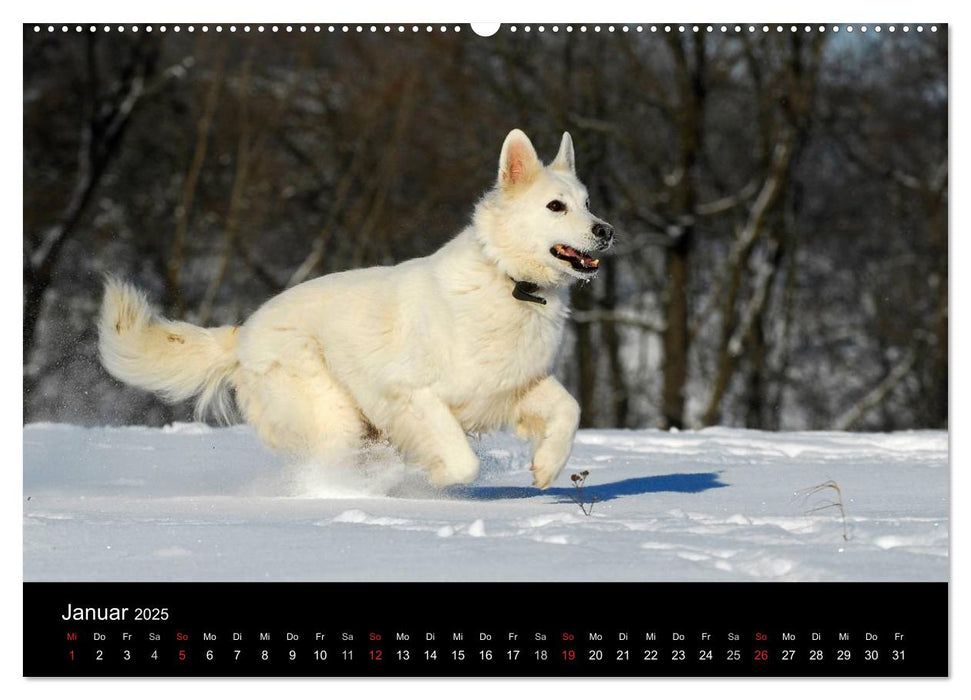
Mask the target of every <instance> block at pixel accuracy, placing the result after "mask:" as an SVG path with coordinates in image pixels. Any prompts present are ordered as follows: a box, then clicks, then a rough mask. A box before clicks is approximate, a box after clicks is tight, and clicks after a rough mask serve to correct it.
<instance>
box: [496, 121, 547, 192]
mask: <svg viewBox="0 0 971 700" xmlns="http://www.w3.org/2000/svg"><path fill="white" fill-rule="evenodd" d="M542 167H543V164H542V163H540V162H539V156H537V155H536V149H535V148H533V144H532V142H530V140H529V137H528V136H526V134H524V133H523V132H522V131H520V130H519V129H513V130H512V131H510V132H509V135H508V136H506V140H505V141H503V143H502V153H500V154H499V186H500V187H512V186H514V185H520V184H522V183H524V182H529V181H530V180H532V179H533V178H534V177H536V175H537V174H538V173H539V171H540V169H541V168H542Z"/></svg>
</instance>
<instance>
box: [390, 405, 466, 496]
mask: <svg viewBox="0 0 971 700" xmlns="http://www.w3.org/2000/svg"><path fill="white" fill-rule="evenodd" d="M389 408H390V411H389V413H390V421H389V422H390V425H391V427H390V430H389V431H388V432H389V437H390V438H391V442H392V444H393V445H394V446H395V447H397V448H398V449H399V450H400V451H401V453H402V456H403V457H404V458H405V459H406V460H408V461H411V462H415V463H417V464H419V465H421V466H422V467H424V469H425V471H426V472H427V475H428V480H429V481H430V482H431V483H432V484H433V485H434V486H437V487H439V488H443V487H445V486H451V485H453V484H467V483H469V482H471V481H473V480H474V479H475V477H476V476H478V474H479V458H478V457H476V455H475V452H473V451H472V448H471V446H469V441H468V439H467V438H466V435H465V431H464V430H462V426H461V425H459V423H458V421H457V420H456V419H455V416H454V415H452V411H451V410H450V409H449V407H448V406H447V405H446V404H445V403H444V402H443V401H442V400H441V399H439V398H438V397H437V396H435V395H434V394H433V393H432V392H431V391H429V390H427V389H421V390H418V391H415V392H413V393H411V394H409V395H408V396H407V397H404V398H401V399H399V400H396V401H392V402H389Z"/></svg>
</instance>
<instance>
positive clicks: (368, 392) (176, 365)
mask: <svg viewBox="0 0 971 700" xmlns="http://www.w3.org/2000/svg"><path fill="white" fill-rule="evenodd" d="M612 239H613V229H612V228H611V227H610V226H609V225H608V224H607V223H606V222H604V221H602V220H601V219H599V218H597V217H596V216H594V215H593V214H591V213H590V211H589V209H588V199H587V191H586V189H585V188H584V186H583V185H582V184H581V183H580V181H579V180H578V179H577V177H576V172H575V167H574V155H573V141H572V140H571V139H570V135H569V134H566V133H565V134H563V140H562V142H561V144H560V150H559V153H558V154H557V156H556V158H555V160H553V162H552V163H551V164H550V165H548V166H544V165H543V163H541V162H540V160H539V159H538V158H537V156H536V151H535V149H534V148H533V145H532V143H530V141H529V138H527V136H526V134H524V133H523V132H522V131H519V130H518V129H517V130H514V131H512V132H510V133H509V135H508V136H507V137H506V140H505V142H504V143H503V145H502V152H501V155H500V157H499V177H498V181H497V183H496V185H495V187H494V188H493V189H492V190H491V191H489V192H488V193H487V194H486V195H485V196H484V197H483V198H482V200H481V201H480V202H479V203H478V204H477V205H476V207H475V214H474V216H473V218H472V223H471V225H469V226H468V227H466V228H465V230H463V231H462V232H461V233H459V234H458V236H456V237H455V238H453V239H452V240H451V241H449V242H448V243H447V244H446V245H445V246H444V247H442V248H441V249H439V250H438V251H437V252H435V253H434V254H432V255H430V256H428V257H425V258H418V259H415V260H408V261H406V262H403V263H401V264H399V265H395V266H394V267H372V268H366V269H361V270H350V271H347V272H339V273H335V274H331V275H326V276H324V277H320V278H318V279H315V280H311V281H309V282H305V283H304V284H301V285H299V286H296V287H293V288H292V289H288V290H287V291H285V292H283V293H281V294H280V295H278V296H276V297H274V298H273V299H271V300H270V301H268V302H267V303H266V304H264V305H263V306H262V307H261V308H260V309H259V310H257V311H256V313H254V314H253V315H252V316H251V317H250V318H249V320H248V321H246V323H244V324H243V325H242V326H239V327H234V326H224V327H221V328H200V327H198V326H193V325H191V324H188V323H183V322H179V321H169V320H166V319H163V318H161V317H159V316H158V315H156V314H155V313H154V312H153V311H152V310H151V308H150V306H149V304H148V301H147V300H146V298H145V296H144V295H143V294H142V293H141V292H139V291H138V290H136V289H135V288H133V287H131V286H129V285H127V284H123V283H120V282H116V281H111V280H109V281H108V283H107V286H106V289H105V297H104V303H103V306H102V309H101V318H100V321H99V329H98V330H99V336H100V341H99V348H100V352H101V361H102V363H103V364H104V366H105V368H106V369H107V370H108V372H109V373H111V375H112V376H114V377H116V378H117V379H120V380H121V381H123V382H126V383H128V384H131V385H133V386H137V387H140V388H143V389H147V390H150V391H156V392H159V393H160V394H161V395H162V396H163V397H164V398H166V399H168V400H171V401H181V400H184V399H188V398H191V397H193V396H197V397H198V399H197V404H196V407H197V412H198V413H202V412H203V411H205V410H206V409H207V408H214V409H215V410H216V411H217V412H219V413H221V414H223V415H226V414H227V409H228V407H229V406H230V405H231V402H230V399H229V393H230V392H229V390H230V389H233V390H235V398H236V405H237V406H238V408H239V409H240V411H241V412H242V415H243V417H245V419H246V420H247V421H248V422H249V423H250V424H251V425H253V427H254V428H255V429H256V431H257V433H258V434H259V435H260V437H261V438H262V439H263V440H264V441H265V442H266V443H268V444H269V445H270V446H272V447H275V448H279V449H283V450H286V451H288V452H290V453H294V454H299V455H303V456H311V457H315V458H320V459H323V460H334V459H338V458H340V457H341V456H344V455H346V454H348V453H350V452H354V451H356V450H357V449H359V446H360V444H361V441H362V440H363V439H365V438H369V437H370V438H374V437H378V436H380V437H382V438H384V439H387V440H389V441H390V442H391V444H392V445H394V447H395V448H396V449H397V450H398V451H399V452H400V453H401V454H402V456H403V457H404V459H405V460H407V461H410V462H414V463H417V464H419V465H421V466H422V467H423V468H424V469H425V470H426V472H427V478H428V480H429V481H430V482H431V483H432V484H434V485H436V486H439V487H444V486H448V485H450V484H460V483H468V482H470V481H472V480H473V479H475V478H476V475H477V474H478V470H479V460H478V458H477V457H476V455H475V453H474V452H473V451H472V448H471V447H470V446H469V442H468V439H467V437H466V434H467V433H469V432H484V431H490V430H496V429H499V428H503V427H511V428H515V430H516V432H517V434H518V435H519V436H521V437H523V438H526V439H529V440H530V441H531V442H532V446H533V457H532V467H531V469H532V471H533V474H534V480H533V484H534V485H535V486H537V487H539V488H547V487H548V486H549V485H550V484H551V483H552V482H553V480H554V479H556V477H557V475H558V474H559V473H560V471H561V470H562V469H563V466H564V465H565V464H566V461H567V459H568V458H569V456H570V452H571V450H572V449H573V438H574V435H575V433H576V429H577V425H578V423H579V417H580V409H579V406H578V404H577V402H576V401H575V400H574V399H573V397H572V396H570V394H569V393H568V392H567V391H566V390H565V389H564V388H563V386H562V385H561V384H560V383H559V382H557V381H556V379H554V378H553V377H551V376H550V371H551V369H552V366H553V361H554V358H555V356H556V353H557V350H558V348H559V346H560V341H561V338H562V335H563V326H564V322H565V321H566V318H567V316H568V314H569V308H568V303H567V298H568V287H569V285H570V284H571V283H572V282H575V281H576V280H585V279H590V278H591V277H592V276H593V275H595V274H596V272H597V268H598V265H599V261H598V260H595V259H594V258H593V257H591V255H590V254H591V253H592V252H593V251H597V250H606V249H607V248H609V247H610V245H611V242H612Z"/></svg>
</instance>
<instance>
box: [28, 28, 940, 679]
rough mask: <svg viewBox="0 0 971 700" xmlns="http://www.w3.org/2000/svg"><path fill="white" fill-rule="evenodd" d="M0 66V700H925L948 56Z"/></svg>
mask: <svg viewBox="0 0 971 700" xmlns="http://www.w3.org/2000/svg"><path fill="white" fill-rule="evenodd" d="M641 14H643V13H641ZM647 14H649V13H647ZM23 47H24V48H23V51H24V53H23V62H24V64H23V69H24V72H23V75H24V82H23V86H24V87H23V90H24V94H23V110H24V112H23V126H24V131H23V134H24V135H23V163H24V165H23V182H24V187H23V200H24V203H23V207H24V209H23V212H24V234H23V250H24V256H23V259H24V262H23V291H24V296H23V327H24V333H23V343H24V346H23V350H24V359H23V362H24V365H23V389H24V391H23V408H24V427H23V579H24V584H23V585H24V606H25V620H24V668H23V673H24V675H25V676H32V677H44V676H151V677H158V676H307V677H335V676H337V677H340V676H496V677H506V676H545V677H573V676H578V677H579V676H630V677H690V676H720V677H729V676H748V677H769V676H801V677H809V676H821V677H829V676H947V675H948V672H949V669H948V572H949V547H950V537H949V533H950V518H949V512H950V507H951V504H950V490H949V447H948V438H949V434H948V427H949V422H948V421H949V414H948V376H949V375H948V318H949V315H948V304H949V300H948V251H949V247H948V240H949V231H948V184H949V179H948V174H949V166H948V134H949V132H948V96H949V83H948V26H947V24H943V23H938V24H935V23H919V22H918V23H904V24H899V23H898V24H894V23H881V22H873V23H860V24H840V23H836V24H834V23H816V24H811V25H808V24H790V23H786V24H756V23H705V22H699V23H686V24H664V23H650V22H641V23H637V22H631V23H612V24H611V23H602V24H596V23H591V24H568V23H556V22H550V23H529V24H508V23H507V24H498V25H469V24H454V23H450V24H440V23H433V24H428V23H421V24H395V23H364V24H354V23H351V24H332V23H277V24H274V23H265V24H259V23H252V24H244V23H210V24H191V23H190V24H185V23H174V22H173V23H159V24H119V23H98V24H90V23H82V24H63V23H60V24H47V23H45V24H40V23H29V22H28V23H26V24H24V25H23Z"/></svg>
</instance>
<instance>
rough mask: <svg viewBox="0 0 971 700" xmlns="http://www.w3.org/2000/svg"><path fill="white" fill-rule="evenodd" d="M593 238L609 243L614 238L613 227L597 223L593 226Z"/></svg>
mask: <svg viewBox="0 0 971 700" xmlns="http://www.w3.org/2000/svg"><path fill="white" fill-rule="evenodd" d="M593 237H594V238H596V239H597V240H598V241H602V242H604V243H609V242H610V241H612V240H613V238H614V227H613V226H611V225H610V224H604V223H600V222H597V223H595V224H594V225H593Z"/></svg>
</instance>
